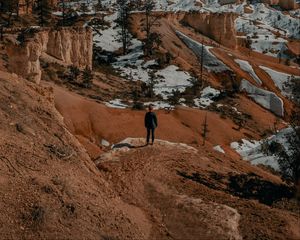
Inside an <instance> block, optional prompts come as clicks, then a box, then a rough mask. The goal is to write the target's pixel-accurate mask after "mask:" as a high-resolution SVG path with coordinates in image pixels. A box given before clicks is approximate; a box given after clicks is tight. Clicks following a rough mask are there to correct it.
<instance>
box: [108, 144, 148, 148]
mask: <svg viewBox="0 0 300 240" xmlns="http://www.w3.org/2000/svg"><path fill="white" fill-rule="evenodd" d="M146 146H147V144H144V145H139V146H134V145H132V144H130V143H117V144H115V145H114V146H113V149H119V148H123V147H128V148H143V147H146Z"/></svg>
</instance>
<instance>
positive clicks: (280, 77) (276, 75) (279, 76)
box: [259, 66, 292, 97]
mask: <svg viewBox="0 0 300 240" xmlns="http://www.w3.org/2000/svg"><path fill="white" fill-rule="evenodd" d="M259 67H260V68H261V69H263V70H264V71H265V72H266V73H267V74H268V75H269V76H270V77H271V79H272V80H273V82H274V84H275V85H276V86H277V87H278V88H279V89H280V90H281V93H282V94H283V95H284V96H286V97H290V96H291V89H290V88H289V87H287V86H285V85H286V83H288V82H289V81H290V80H291V78H292V75H290V74H286V73H283V72H278V71H275V70H273V69H271V68H267V67H265V66H259Z"/></svg>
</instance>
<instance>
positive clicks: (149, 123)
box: [145, 112, 158, 128]
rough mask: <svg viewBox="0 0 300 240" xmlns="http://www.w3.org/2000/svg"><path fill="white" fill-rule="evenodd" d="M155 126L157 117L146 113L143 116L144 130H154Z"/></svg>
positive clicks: (152, 113)
mask: <svg viewBox="0 0 300 240" xmlns="http://www.w3.org/2000/svg"><path fill="white" fill-rule="evenodd" d="M157 126H158V124H157V117H156V114H155V113H154V112H147V113H146V115H145V128H156V127H157Z"/></svg>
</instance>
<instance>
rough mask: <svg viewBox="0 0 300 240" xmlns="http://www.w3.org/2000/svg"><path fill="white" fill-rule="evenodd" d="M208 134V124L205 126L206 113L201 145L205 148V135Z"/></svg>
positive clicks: (205, 120) (205, 121)
mask: <svg viewBox="0 0 300 240" xmlns="http://www.w3.org/2000/svg"><path fill="white" fill-rule="evenodd" d="M208 132H209V130H208V124H207V113H206V114H205V118H204V122H203V124H202V134H201V135H202V138H203V141H202V145H203V146H205V142H206V138H207V133H208Z"/></svg>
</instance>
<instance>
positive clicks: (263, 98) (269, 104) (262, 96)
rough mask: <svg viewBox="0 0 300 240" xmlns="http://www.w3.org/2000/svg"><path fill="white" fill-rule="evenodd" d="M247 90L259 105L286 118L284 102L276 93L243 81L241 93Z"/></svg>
mask: <svg viewBox="0 0 300 240" xmlns="http://www.w3.org/2000/svg"><path fill="white" fill-rule="evenodd" d="M243 90H245V91H246V92H247V93H248V94H249V96H250V97H251V98H252V99H253V100H254V101H255V102H257V103H258V104H259V105H261V106H263V107H264V108H266V109H268V110H270V111H271V112H273V113H275V114H276V115H278V116H281V117H282V116H284V106H283V101H282V99H281V98H279V97H278V96H277V95H276V94H275V93H273V92H270V91H267V90H264V89H261V88H258V87H256V86H254V85H253V84H251V83H250V82H248V81H247V80H245V79H243V80H242V82H241V86H240V91H243Z"/></svg>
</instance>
